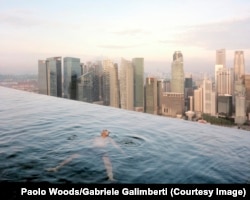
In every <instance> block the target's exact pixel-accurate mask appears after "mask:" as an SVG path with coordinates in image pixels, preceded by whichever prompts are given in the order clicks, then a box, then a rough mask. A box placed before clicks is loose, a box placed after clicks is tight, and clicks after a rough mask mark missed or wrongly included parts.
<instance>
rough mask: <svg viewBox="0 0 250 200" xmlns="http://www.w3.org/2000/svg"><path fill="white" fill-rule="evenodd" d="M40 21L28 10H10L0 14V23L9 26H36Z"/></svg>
mask: <svg viewBox="0 0 250 200" xmlns="http://www.w3.org/2000/svg"><path fill="white" fill-rule="evenodd" d="M41 22H42V21H41V20H40V19H38V18H37V17H36V16H35V13H34V11H32V10H28V9H12V10H8V11H5V12H2V13H0V23H1V24H6V25H10V26H15V27H16V26H18V27H20V26H24V27H30V26H36V25H39V24H40V23H41Z"/></svg>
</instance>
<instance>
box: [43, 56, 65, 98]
mask: <svg viewBox="0 0 250 200" xmlns="http://www.w3.org/2000/svg"><path fill="white" fill-rule="evenodd" d="M46 62H47V63H46V64H47V68H48V94H49V95H50V96H56V97H62V61H61V57H52V58H47V61H46Z"/></svg>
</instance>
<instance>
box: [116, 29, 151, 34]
mask: <svg viewBox="0 0 250 200" xmlns="http://www.w3.org/2000/svg"><path fill="white" fill-rule="evenodd" d="M113 33H114V34H116V35H121V36H124V35H127V36H137V35H142V34H143V35H145V34H149V32H148V31H145V30H141V29H130V30H129V29H128V30H122V31H115V32H113Z"/></svg>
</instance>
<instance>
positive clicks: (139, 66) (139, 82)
mask: <svg viewBox="0 0 250 200" xmlns="http://www.w3.org/2000/svg"><path fill="white" fill-rule="evenodd" d="M132 65H133V69H134V108H135V111H139V112H143V111H144V59H143V58H133V59H132Z"/></svg>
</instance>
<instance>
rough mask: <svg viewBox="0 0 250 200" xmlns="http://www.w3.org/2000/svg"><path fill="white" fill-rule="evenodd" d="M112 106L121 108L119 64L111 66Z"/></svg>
mask: <svg viewBox="0 0 250 200" xmlns="http://www.w3.org/2000/svg"><path fill="white" fill-rule="evenodd" d="M109 70H110V106H112V107H116V108H120V88H119V80H118V65H117V64H116V63H115V64H114V65H113V66H111V67H110V69H109Z"/></svg>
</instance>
